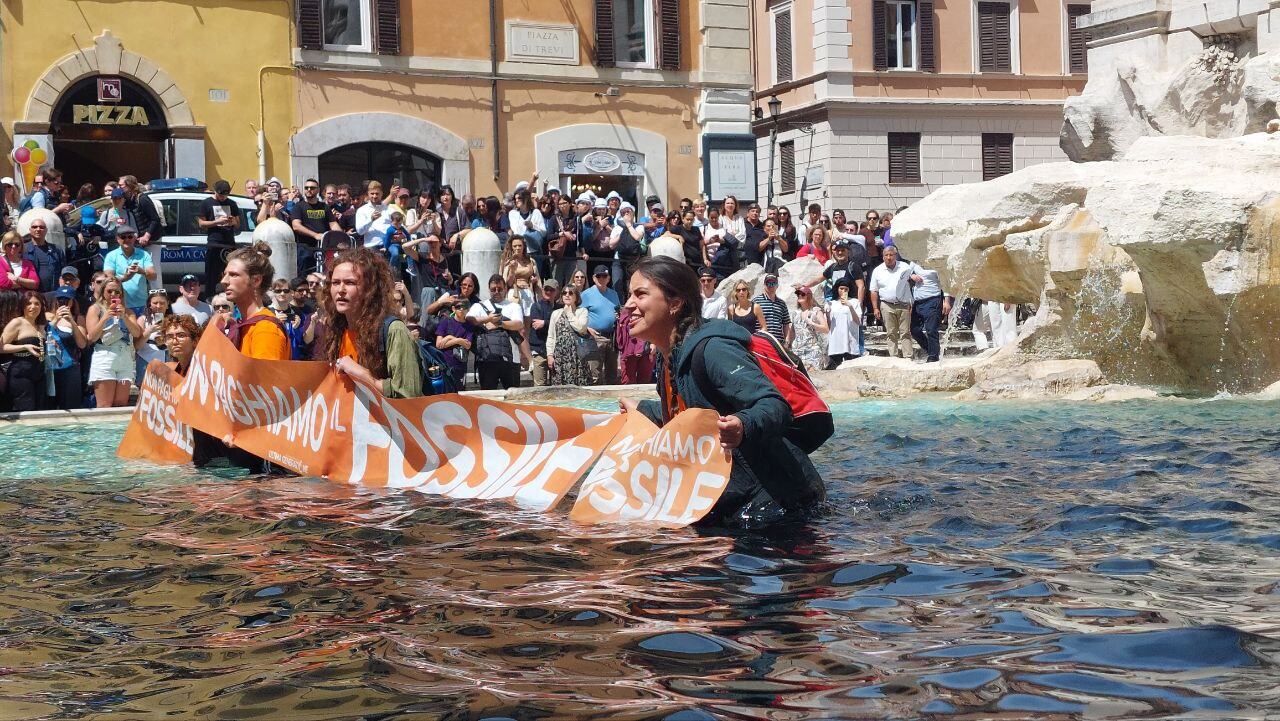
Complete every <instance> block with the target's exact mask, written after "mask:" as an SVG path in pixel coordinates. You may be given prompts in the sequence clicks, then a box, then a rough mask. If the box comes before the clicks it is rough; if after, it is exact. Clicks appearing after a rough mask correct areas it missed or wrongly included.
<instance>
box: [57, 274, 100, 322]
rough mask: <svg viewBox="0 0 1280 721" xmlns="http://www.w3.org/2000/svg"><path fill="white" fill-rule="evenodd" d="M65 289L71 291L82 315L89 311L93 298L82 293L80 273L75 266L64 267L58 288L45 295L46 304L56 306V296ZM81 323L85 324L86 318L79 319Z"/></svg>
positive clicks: (59, 277) (59, 276)
mask: <svg viewBox="0 0 1280 721" xmlns="http://www.w3.org/2000/svg"><path fill="white" fill-rule="evenodd" d="M63 288H69V289H71V293H72V295H73V297H74V298H75V299H76V308H78V309H80V315H83V312H84V310H86V309H88V307H89V303H91V302H93V298H92V296H90V295H89V294H88V293H82V292H81V283H80V271H79V270H78V269H77V268H76V267H75V266H74V265H67V266H63V268H62V272H61V273H59V274H58V287H57V288H56V289H54V290H53V291H52V292H49V293H45V303H46V305H48V306H49V307H50V308H53V307H55V306H56V302H55V301H56V300H57V297H56V294H57V293H59V292H62V289H63ZM79 320H80V323H82V324H83V323H84V318H83V317H80V318H79Z"/></svg>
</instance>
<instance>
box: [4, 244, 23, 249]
mask: <svg viewBox="0 0 1280 721" xmlns="http://www.w3.org/2000/svg"><path fill="white" fill-rule="evenodd" d="M4 247H6V248H21V247H22V244H21V243H5V244H4Z"/></svg>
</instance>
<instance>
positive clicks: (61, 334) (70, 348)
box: [45, 266, 89, 411]
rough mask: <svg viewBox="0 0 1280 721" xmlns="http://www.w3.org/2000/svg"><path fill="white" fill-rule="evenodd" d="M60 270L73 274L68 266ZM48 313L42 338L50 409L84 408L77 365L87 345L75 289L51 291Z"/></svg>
mask: <svg viewBox="0 0 1280 721" xmlns="http://www.w3.org/2000/svg"><path fill="white" fill-rule="evenodd" d="M64 270H71V271H72V272H75V268H71V267H70V266H68V267H67V268H64ZM46 307H48V308H50V309H51V310H50V311H49V312H48V313H46V314H45V319H46V320H47V321H48V324H49V326H48V332H49V335H48V336H47V337H46V339H45V352H46V354H48V355H49V359H48V362H47V363H46V365H48V366H49V367H52V368H53V391H54V392H53V393H52V394H51V395H52V399H51V401H52V403H53V405H54V407H56V408H59V409H61V410H64V411H71V410H77V409H79V408H83V407H84V373H83V370H82V368H83V366H81V362H82V359H83V352H84V349H85V347H86V346H88V345H89V337H88V335H86V334H85V329H84V317H83V315H82V313H83V311H82V310H81V308H84V306H82V305H80V300H79V299H78V298H77V297H76V289H75V287H74V286H71V285H63V286H60V287H59V288H58V289H57V290H55V291H53V293H52V298H51V299H50V301H49V303H48V304H47V306H46Z"/></svg>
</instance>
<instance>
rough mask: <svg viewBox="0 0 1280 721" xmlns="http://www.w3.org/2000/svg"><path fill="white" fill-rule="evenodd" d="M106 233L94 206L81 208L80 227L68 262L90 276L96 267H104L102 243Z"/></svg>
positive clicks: (69, 250) (68, 255)
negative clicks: (99, 222)
mask: <svg viewBox="0 0 1280 721" xmlns="http://www.w3.org/2000/svg"><path fill="white" fill-rule="evenodd" d="M104 240H106V233H105V232H104V231H103V228H102V226H100V225H98V211H97V210H94V208H93V206H92V205H85V206H81V208H80V227H79V228H77V229H76V235H75V243H74V244H69V245H70V247H69V248H68V251H67V262H68V263H69V264H71V265H74V266H76V267H77V269H78V270H80V271H83V272H84V273H86V274H88V273H91V272H93V269H94V267H95V266H100V265H102V256H101V253H102V241H104Z"/></svg>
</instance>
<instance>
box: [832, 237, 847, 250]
mask: <svg viewBox="0 0 1280 721" xmlns="http://www.w3.org/2000/svg"><path fill="white" fill-rule="evenodd" d="M831 247H832V248H848V247H849V239H848V238H841V239H840V240H837V241H836V242H835V243H834V244H833V245H832V246H831Z"/></svg>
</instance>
